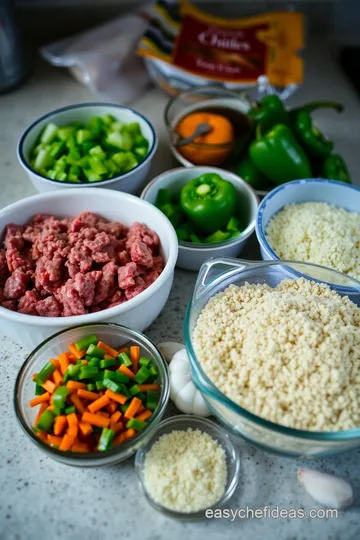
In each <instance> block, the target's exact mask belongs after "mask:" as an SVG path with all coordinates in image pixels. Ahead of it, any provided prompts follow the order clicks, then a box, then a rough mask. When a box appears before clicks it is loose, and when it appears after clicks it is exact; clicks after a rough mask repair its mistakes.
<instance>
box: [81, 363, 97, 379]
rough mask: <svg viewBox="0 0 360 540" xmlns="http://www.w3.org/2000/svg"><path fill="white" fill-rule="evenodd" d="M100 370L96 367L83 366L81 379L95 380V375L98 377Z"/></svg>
mask: <svg viewBox="0 0 360 540" xmlns="http://www.w3.org/2000/svg"><path fill="white" fill-rule="evenodd" d="M98 373H99V369H98V368H97V367H96V366H83V367H82V368H81V369H80V373H79V379H80V380H83V379H93V378H94V375H98Z"/></svg>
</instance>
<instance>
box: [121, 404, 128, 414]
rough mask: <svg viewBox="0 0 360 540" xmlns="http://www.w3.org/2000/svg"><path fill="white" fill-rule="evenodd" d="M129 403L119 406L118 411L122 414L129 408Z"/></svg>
mask: <svg viewBox="0 0 360 540" xmlns="http://www.w3.org/2000/svg"><path fill="white" fill-rule="evenodd" d="M129 405H130V403H124V405H120V407H119V410H120V411H121V412H122V413H123V414H124V412H126V411H127V410H128V408H129Z"/></svg>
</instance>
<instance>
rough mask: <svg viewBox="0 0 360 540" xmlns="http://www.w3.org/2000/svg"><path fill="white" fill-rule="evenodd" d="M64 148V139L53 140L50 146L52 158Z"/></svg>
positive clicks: (56, 156)
mask: <svg viewBox="0 0 360 540" xmlns="http://www.w3.org/2000/svg"><path fill="white" fill-rule="evenodd" d="M64 148H65V143H64V141H58V142H53V143H52V145H51V148H50V155H51V157H53V158H54V159H57V158H58V157H59V156H60V155H61V152H62V151H63V150H64Z"/></svg>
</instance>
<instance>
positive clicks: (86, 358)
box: [85, 354, 91, 362]
mask: <svg viewBox="0 0 360 540" xmlns="http://www.w3.org/2000/svg"><path fill="white" fill-rule="evenodd" d="M85 360H87V361H88V362H90V360H91V356H89V355H88V354H86V355H85Z"/></svg>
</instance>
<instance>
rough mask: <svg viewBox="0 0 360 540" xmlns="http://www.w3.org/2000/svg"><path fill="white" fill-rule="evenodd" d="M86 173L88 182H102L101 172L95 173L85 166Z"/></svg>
mask: <svg viewBox="0 0 360 540" xmlns="http://www.w3.org/2000/svg"><path fill="white" fill-rule="evenodd" d="M84 175H85V176H86V179H87V181H88V182H100V180H102V178H101V176H100V175H99V174H96V173H94V172H93V171H91V170H90V169H85V168H84Z"/></svg>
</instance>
